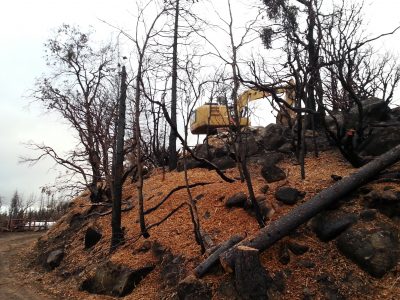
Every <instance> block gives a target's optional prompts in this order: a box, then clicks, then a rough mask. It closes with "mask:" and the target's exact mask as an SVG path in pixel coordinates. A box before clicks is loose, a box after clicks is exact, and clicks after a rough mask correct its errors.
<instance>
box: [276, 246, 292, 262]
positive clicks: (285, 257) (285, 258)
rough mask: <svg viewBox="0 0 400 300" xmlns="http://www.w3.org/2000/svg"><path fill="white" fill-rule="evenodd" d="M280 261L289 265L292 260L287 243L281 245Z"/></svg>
mask: <svg viewBox="0 0 400 300" xmlns="http://www.w3.org/2000/svg"><path fill="white" fill-rule="evenodd" d="M278 253H279V254H278V255H279V258H278V260H279V262H280V263H281V264H282V265H287V264H288V263H289V262H290V253H289V249H288V247H287V244H286V243H281V245H280V247H279V252H278Z"/></svg>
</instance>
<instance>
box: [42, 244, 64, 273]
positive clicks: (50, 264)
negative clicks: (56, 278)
mask: <svg viewBox="0 0 400 300" xmlns="http://www.w3.org/2000/svg"><path fill="white" fill-rule="evenodd" d="M63 258H64V249H57V250H54V251H51V252H50V253H49V255H48V256H47V260H46V265H47V268H48V269H50V270H53V269H55V268H57V267H58V266H59V265H60V263H61V261H62V260H63Z"/></svg>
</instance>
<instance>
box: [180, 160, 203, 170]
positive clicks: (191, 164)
mask: <svg viewBox="0 0 400 300" xmlns="http://www.w3.org/2000/svg"><path fill="white" fill-rule="evenodd" d="M183 163H184V161H183V159H180V160H179V161H178V165H177V167H176V170H177V171H178V172H182V171H184V170H185V169H184V164H183ZM202 167H204V166H203V164H202V163H201V162H199V161H197V160H195V159H193V158H191V157H188V158H187V159H186V168H187V169H188V170H190V169H195V168H202Z"/></svg>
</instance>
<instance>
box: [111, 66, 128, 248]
mask: <svg viewBox="0 0 400 300" xmlns="http://www.w3.org/2000/svg"><path fill="white" fill-rule="evenodd" d="M126 77H127V74H126V69H125V66H123V67H122V71H121V95H120V97H119V101H118V120H117V136H116V145H115V155H114V172H113V173H114V180H113V187H112V198H113V203H112V217H111V230H112V233H111V250H113V249H114V248H115V247H116V246H118V245H119V244H120V243H121V242H122V241H123V240H124V233H123V231H122V228H121V198H122V184H123V174H124V138H125V111H126V90H127V88H128V85H127V83H126Z"/></svg>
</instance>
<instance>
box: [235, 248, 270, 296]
mask: <svg viewBox="0 0 400 300" xmlns="http://www.w3.org/2000/svg"><path fill="white" fill-rule="evenodd" d="M268 279H269V276H268V273H267V271H266V270H265V269H264V267H263V266H262V265H261V263H260V258H259V251H258V250H257V249H254V248H250V247H246V246H239V247H237V250H236V251H235V285H236V290H237V291H238V293H239V294H240V296H241V297H242V299H252V300H253V299H260V300H261V299H263V300H264V299H267V298H268V296H267V291H268V281H269V280H268Z"/></svg>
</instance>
